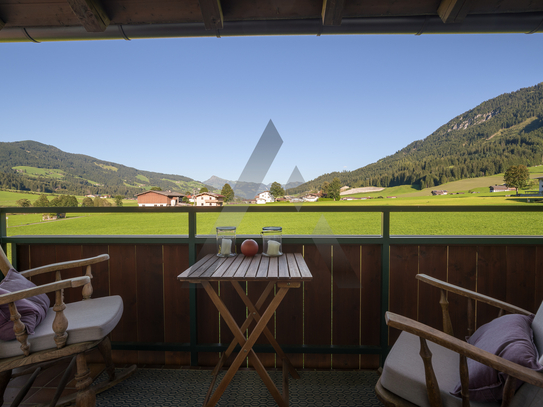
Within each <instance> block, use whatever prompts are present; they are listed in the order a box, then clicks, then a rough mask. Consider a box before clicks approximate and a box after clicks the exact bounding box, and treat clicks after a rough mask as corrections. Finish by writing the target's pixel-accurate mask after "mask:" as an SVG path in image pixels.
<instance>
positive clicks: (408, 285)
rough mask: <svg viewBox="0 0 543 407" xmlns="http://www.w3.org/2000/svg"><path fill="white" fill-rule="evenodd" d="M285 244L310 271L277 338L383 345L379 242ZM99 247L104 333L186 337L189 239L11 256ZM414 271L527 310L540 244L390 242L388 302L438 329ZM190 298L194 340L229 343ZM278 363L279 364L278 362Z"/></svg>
mask: <svg viewBox="0 0 543 407" xmlns="http://www.w3.org/2000/svg"><path fill="white" fill-rule="evenodd" d="M238 249H239V247H238ZM214 250H215V247H214V245H212V244H206V245H199V246H198V252H199V253H198V256H199V257H201V256H203V255H205V254H207V253H212V252H214ZM284 251H285V252H302V251H303V252H304V254H305V260H306V263H307V264H308V266H309V268H310V270H311V271H312V273H313V276H314V279H313V281H311V282H309V283H305V284H304V286H303V287H302V288H300V289H292V290H291V291H290V292H289V294H288V295H287V296H286V297H285V299H284V301H283V303H282V304H281V306H280V307H279V308H278V310H277V312H276V316H275V318H274V319H273V320H272V321H270V324H269V329H270V331H271V332H272V333H274V334H275V335H276V338H277V340H278V342H279V343H281V344H282V345H285V346H289V345H292V346H300V345H307V346H309V347H311V346H316V347H319V346H330V345H337V346H360V345H362V346H364V345H379V344H380V335H379V332H380V329H379V327H380V323H381V321H380V319H381V310H380V301H381V289H380V286H381V245H379V244H373V245H371V244H369V245H360V244H342V245H338V244H334V245H331V244H329V243H328V244H320V245H319V246H317V245H315V244H304V245H302V244H285V246H284ZM102 253H109V255H110V260H109V262H104V263H100V264H97V265H94V266H93V275H94V278H93V287H94V294H93V297H95V298H96V297H101V296H104V295H110V294H111V295H121V296H122V298H123V301H124V313H123V317H122V318H121V321H120V322H119V324H118V326H117V327H116V328H115V330H114V331H113V332H112V334H111V337H112V341H114V342H117V343H123V342H130V343H151V344H161V343H164V342H165V343H166V344H175V343H184V344H187V343H189V342H190V340H191V335H190V311H191V310H190V291H191V289H190V288H189V286H188V285H185V286H183V285H182V284H181V283H179V282H178V281H177V280H176V277H177V275H178V274H179V272H181V271H182V270H184V269H185V268H186V267H188V265H189V258H190V253H189V246H188V245H187V244H139V243H136V244H134V243H131V244H72V245H70V244H18V245H17V250H16V254H17V259H16V262H17V265H18V269H19V270H26V269H28V268H31V267H38V266H41V265H45V264H50V263H54V262H59V261H65V260H75V259H79V258H82V257H92V256H95V255H98V254H102ZM83 273H84V270H83V268H78V269H76V270H74V271H71V272H63V277H72V276H79V275H82V274H83ZM417 273H425V274H429V275H432V276H434V277H436V278H439V279H442V280H446V281H448V282H450V283H452V284H457V285H460V286H462V287H467V288H469V289H473V290H477V291H479V292H481V293H483V294H486V295H490V296H493V297H496V298H499V299H501V300H504V301H508V302H511V303H513V304H514V305H517V306H520V307H524V308H526V309H528V310H531V311H534V312H535V311H536V310H537V308H538V307H539V304H540V303H541V301H542V300H543V246H536V245H508V246H506V245H481V246H477V245H443V244H441V245H437V244H436V245H432V244H426V245H420V246H419V245H409V244H402V245H391V246H390V286H389V293H390V294H389V298H390V306H389V309H390V310H391V311H393V312H397V313H399V314H402V315H406V316H409V317H412V318H415V319H418V320H420V321H421V322H424V323H427V324H429V325H431V326H435V327H437V328H439V329H441V309H440V307H439V290H438V289H436V288H435V287H428V286H427V285H425V284H418V281H417V280H416V279H415V275H416V274H417ZM51 278H53V277H52V276H51V275H49V276H36V277H35V278H34V280H35V282H36V283H38V284H41V283H44V282H49V281H51ZM42 279H43V281H41V280H42ZM215 288H217V286H216V285H215ZM263 289H264V286H263V285H262V286H258V284H253V283H250V284H249V286H248V288H247V290H248V292H249V296H250V297H251V299H252V300H253V301H256V299H257V298H258V296H259V295H260V293H261V291H262V290H263ZM71 292H73V293H71ZM196 296H197V298H196V309H197V311H196V312H197V321H198V323H197V336H198V342H197V344H198V345H202V344H216V343H218V342H222V343H223V344H227V343H228V342H229V341H230V339H231V338H232V335H231V333H230V329H228V328H227V327H226V326H225V325H221V324H224V322H221V321H220V319H219V313H218V311H217V310H216V308H215V306H214V305H213V304H212V302H211V301H210V300H209V298H208V296H207V294H206V293H205V291H204V290H203V289H201V288H197V289H196ZM80 298H81V290H67V291H66V302H70V301H74V300H79V299H80ZM221 298H222V299H223V300H224V301H225V302H227V304H228V307H229V309H230V310H231V312H233V313H235V315H234V317H235V318H236V320H237V321H238V322H239V323H241V322H242V321H243V320H244V319H245V307H244V305H243V304H242V302H241V300H240V299H239V297H238V295H237V293H235V292H234V291H233V289H232V288H231V287H225V286H223V287H221ZM449 300H450V309H451V316H452V321H453V327H454V328H455V334H456V336H457V337H461V338H463V337H464V336H465V335H466V333H467V331H466V328H467V319H466V310H467V305H466V304H467V303H466V300H465V298H463V297H459V296H457V295H452V294H451V295H450V296H449ZM268 301H269V300H268ZM476 310H477V325H478V326H480V325H481V324H483V323H485V322H487V321H488V320H490V319H491V318H494V317H495V316H496V312H495V310H494V309H492V308H491V307H487V306H485V305H484V304H480V303H478V304H476ZM219 332H220V335H221V336H219ZM397 335H398V333H397V332H394V331H393V330H392V331H391V332H390V335H389V342H390V343H393V341H394V340H395V338H396V337H397ZM258 343H262V344H267V341H266V340H265V338H261V339H259V341H258ZM195 345H196V344H195ZM262 356H263V361H264V363H265V365H266V366H269V367H273V366H275V364H276V361H275V355H274V354H272V353H267V354H263V355H262ZM291 356H292V358H291V360H292V362H293V363H294V365H295V366H296V367H305V368H330V367H333V368H371V367H375V366H376V363H378V362H377V357H376V356H375V355H364V354H362V355H358V354H348V353H345V354H334V355H333V356H332V355H331V354H326V353H325V354H322V353H306V354H296V355H291ZM114 357H115V362H116V363H120V364H122V363H135V362H139V363H145V364H153V365H162V364H165V363H166V364H176V365H179V364H181V365H188V364H190V362H191V360H190V354H189V352H166V351H129V350H125V351H115V352H114ZM218 357H219V352H200V353H199V354H198V363H199V365H201V366H213V365H215V363H216V361H217V360H218ZM280 365H281V364H280V362H278V363H277V366H278V367H280Z"/></svg>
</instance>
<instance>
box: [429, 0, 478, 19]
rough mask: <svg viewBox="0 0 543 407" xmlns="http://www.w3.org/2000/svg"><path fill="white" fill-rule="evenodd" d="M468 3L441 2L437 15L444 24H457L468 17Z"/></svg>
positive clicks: (462, 0) (457, 0) (452, 0)
mask: <svg viewBox="0 0 543 407" xmlns="http://www.w3.org/2000/svg"><path fill="white" fill-rule="evenodd" d="M469 3H470V2H469V0H442V1H441V4H440V5H439V7H438V9H437V14H439V17H441V20H442V21H443V22H444V23H445V24H447V23H459V22H461V21H463V20H464V18H466V16H467V15H468V12H469Z"/></svg>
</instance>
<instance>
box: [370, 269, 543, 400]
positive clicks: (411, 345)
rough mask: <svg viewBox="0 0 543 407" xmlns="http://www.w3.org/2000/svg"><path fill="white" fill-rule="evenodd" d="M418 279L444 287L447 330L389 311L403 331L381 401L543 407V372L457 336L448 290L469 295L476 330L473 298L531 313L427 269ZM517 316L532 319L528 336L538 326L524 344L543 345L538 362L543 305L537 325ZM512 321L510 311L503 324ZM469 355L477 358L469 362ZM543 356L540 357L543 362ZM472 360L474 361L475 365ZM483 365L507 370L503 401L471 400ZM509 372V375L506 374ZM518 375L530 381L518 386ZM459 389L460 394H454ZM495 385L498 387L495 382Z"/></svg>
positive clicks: (379, 388) (381, 385) (382, 381)
mask: <svg viewBox="0 0 543 407" xmlns="http://www.w3.org/2000/svg"><path fill="white" fill-rule="evenodd" d="M417 279H419V280H420V281H422V282H424V283H428V284H431V285H433V286H435V287H437V288H439V289H440V290H441V299H440V304H441V307H442V314H443V332H442V331H440V330H437V329H434V328H431V327H429V326H427V325H425V324H422V323H420V322H417V321H414V320H412V319H410V318H406V317H403V316H401V315H397V314H394V313H392V312H387V314H386V322H387V324H388V325H389V326H390V327H393V328H397V329H400V330H402V331H403V332H402V333H401V334H400V336H399V338H398V339H397V341H396V343H395V344H394V346H393V347H392V349H391V351H390V353H389V355H388V357H387V359H386V361H385V365H384V366H383V371H382V374H381V377H380V378H379V381H378V383H377V385H376V387H375V391H376V393H377V396H378V397H379V399H380V400H381V402H382V403H383V404H384V405H385V406H387V407H393V406H394V407H408V406H409V407H413V406H424V407H428V406H430V407H438V406H447V407H452V406H459V407H460V406H462V407H468V406H470V405H471V406H477V407H482V406H485V407H495V406H500V405H501V406H502V407H507V406H510V407H535V406H543V373H540V372H538V371H536V370H534V369H535V368H533V367H532V368H528V367H525V366H523V365H521V364H518V363H515V362H512V361H510V360H507V359H504V358H502V357H500V356H497V355H496V354H495V353H491V352H488V351H485V350H483V349H481V348H480V347H477V346H474V345H472V344H470V343H468V342H465V341H462V340H459V339H457V338H455V337H454V336H452V335H453V330H452V324H451V318H450V316H449V303H448V300H447V293H448V292H452V293H455V294H459V295H461V296H464V297H467V298H468V314H469V317H468V326H469V327H470V328H468V331H473V329H472V328H471V327H473V326H474V322H473V321H474V317H473V315H474V312H473V310H474V307H473V301H479V302H482V303H485V304H489V305H492V306H495V307H497V308H498V309H499V310H500V312H499V316H502V315H503V314H504V312H506V313H509V314H520V315H523V316H530V315H531V313H530V312H528V311H526V310H524V309H521V308H518V307H515V306H513V305H510V304H508V303H505V302H502V301H498V300H496V299H493V298H491V297H488V296H484V295H481V294H478V293H476V292H473V291H470V290H466V289H463V288H460V287H457V286H454V285H452V284H448V283H445V282H443V281H440V280H437V279H435V278H433V277H429V276H426V275H423V274H419V275H417ZM512 318H513V319H515V320H517V319H522V321H526V322H525V324H526V326H527V328H526V329H525V331H526V336H527V337H528V336H529V335H531V334H532V330H533V340H532V339H531V336H530V337H529V340H526V341H525V342H524V343H525V344H526V343H528V342H529V345H530V346H526V348H530V349H529V350H530V351H533V349H534V347H535V349H536V350H537V351H535V352H534V354H535V355H536V356H535V357H534V358H532V360H536V363H537V359H538V358H540V357H541V354H543V304H542V305H541V306H540V307H539V310H538V312H537V314H536V315H535V318H534V319H533V322H531V326H530V321H531V317H519V316H518V315H517V316H513V317H512ZM511 320H512V319H511V317H510V316H505V317H504V318H500V321H499V322H498V323H499V324H503V323H504V321H511ZM497 321H498V319H495V320H494V321H492V322H491V324H495V323H496V322H497ZM508 323H509V322H508ZM495 326H496V327H500V326H501V325H497V324H496V325H495ZM530 328H531V329H530ZM485 331H486V328H484V329H483V328H482V327H481V328H479V330H477V331H476V332H475V333H474V334H473V336H472V339H474V338H482V337H483V335H484V334H478V332H479V333H482V332H485ZM501 331H503V332H509V333H510V332H512V331H514V329H513V328H511V329H507V328H505V329H501ZM486 332H487V334H488V332H495V331H486ZM468 333H471V332H468ZM499 336H500V335H496V334H493V336H492V341H495V340H498V339H496V338H498V337H499ZM470 342H474V343H476V344H477V345H480V344H481V343H482V342H479V343H477V340H470ZM534 344H535V346H534ZM481 347H484V346H481ZM538 352H539V353H538ZM467 358H469V359H472V360H471V361H469V362H468V360H467ZM541 359H543V358H541ZM541 359H540V360H539V362H541ZM474 361H477V362H479V363H481V364H482V365H479V364H477V363H475V362H474ZM468 364H469V366H470V368H469V369H468ZM475 365H477V366H475ZM483 365H486V366H489V367H490V368H492V369H494V370H492V369H487V368H486V367H485V366H483ZM479 367H482V369H487V371H488V370H490V371H491V372H494V374H496V375H497V372H503V374H504V375H505V376H503V378H502V379H501V380H502V384H503V380H505V384H504V386H502V387H501V388H500V390H499V391H500V397H503V399H502V400H501V402H500V401H499V398H496V399H494V400H492V401H488V402H481V400H476V401H472V400H470V394H471V395H473V394H474V393H473V391H474V390H473V387H472V386H473V382H470V380H472V379H473V376H475V373H473V374H472V376H470V373H472V371H476V370H477V369H478V368H479ZM496 371H497V372H496ZM506 377H507V379H505V378H506ZM517 380H521V381H523V382H525V383H524V384H522V386H521V387H520V388H519V389H518V390H517V387H518V385H520V383H521V382H518V381H517ZM455 388H456V394H457V396H458V397H455V396H453V395H452V394H451V392H453V391H454V390H455ZM490 388H491V386H487V387H486V388H484V389H483V390H484V391H490V390H489V389H490ZM493 389H495V388H494V387H492V390H493ZM515 391H516V392H515ZM458 393H460V394H458Z"/></svg>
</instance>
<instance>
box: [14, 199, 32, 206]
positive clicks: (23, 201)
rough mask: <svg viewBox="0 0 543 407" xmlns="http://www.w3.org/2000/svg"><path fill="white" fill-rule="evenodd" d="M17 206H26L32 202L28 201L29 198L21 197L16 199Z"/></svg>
mask: <svg viewBox="0 0 543 407" xmlns="http://www.w3.org/2000/svg"><path fill="white" fill-rule="evenodd" d="M17 206H20V207H21V208H28V207H30V206H32V203H31V202H30V199H26V198H23V199H19V200H18V201H17Z"/></svg>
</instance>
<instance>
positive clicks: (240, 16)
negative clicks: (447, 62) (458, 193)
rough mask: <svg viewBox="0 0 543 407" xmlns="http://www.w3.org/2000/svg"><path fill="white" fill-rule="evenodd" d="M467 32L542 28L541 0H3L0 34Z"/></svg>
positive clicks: (25, 37) (10, 37)
mask: <svg viewBox="0 0 543 407" xmlns="http://www.w3.org/2000/svg"><path fill="white" fill-rule="evenodd" d="M469 32H473V33H497V32H524V33H536V32H543V0H0V42H10V41H35V42H39V41H42V40H43V41H48V40H77V39H109V38H124V39H131V38H149V37H183V36H225V35H293V34H308V35H313V34H314V35H321V34H394V33H399V34H400V33H403V34H424V33H469ZM36 37H37V38H36Z"/></svg>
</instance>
